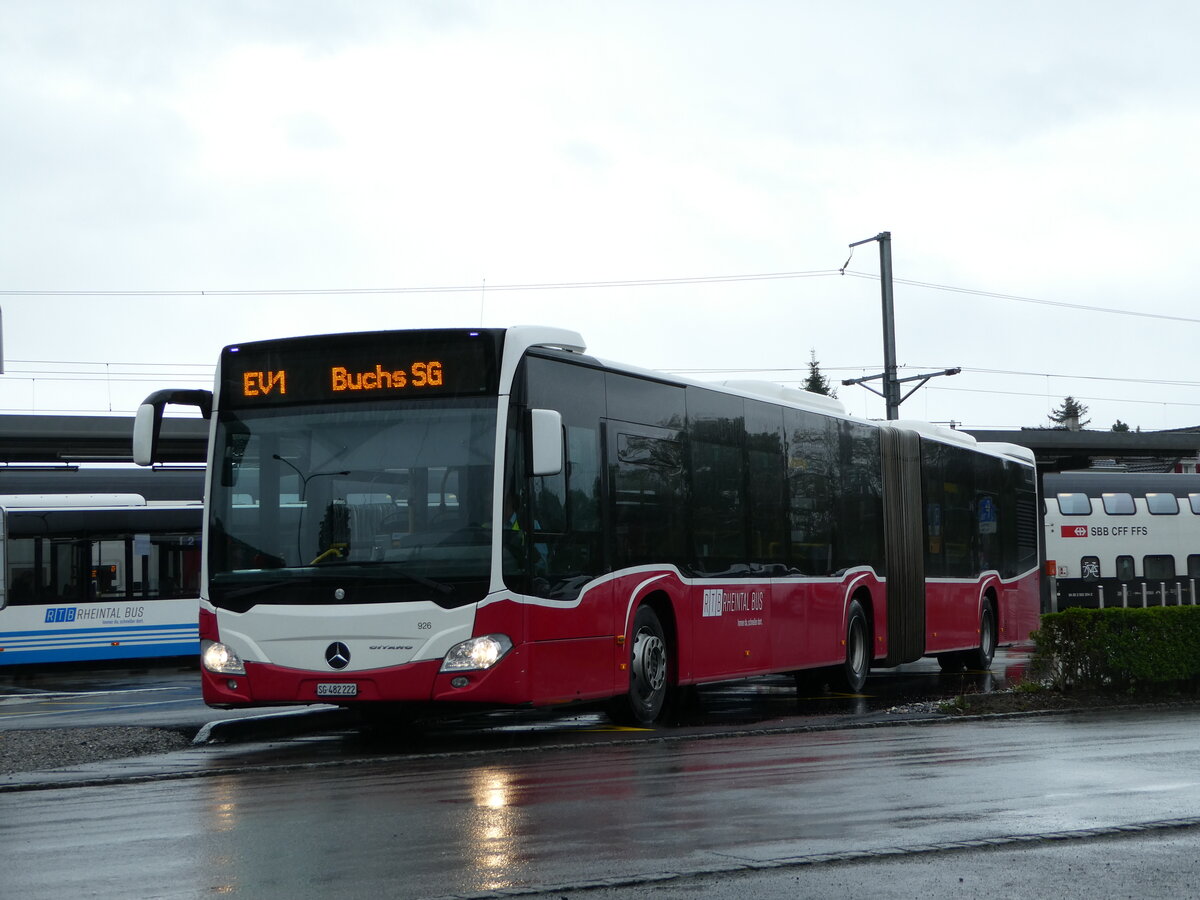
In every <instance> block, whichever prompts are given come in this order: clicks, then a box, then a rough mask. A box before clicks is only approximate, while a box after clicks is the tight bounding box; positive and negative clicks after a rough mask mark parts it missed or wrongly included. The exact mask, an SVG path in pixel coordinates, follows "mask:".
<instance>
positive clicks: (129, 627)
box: [0, 622, 198, 640]
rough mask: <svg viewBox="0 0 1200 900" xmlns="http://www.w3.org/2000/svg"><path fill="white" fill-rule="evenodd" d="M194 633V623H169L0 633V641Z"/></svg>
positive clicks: (40, 629)
mask: <svg viewBox="0 0 1200 900" xmlns="http://www.w3.org/2000/svg"><path fill="white" fill-rule="evenodd" d="M188 628H190V629H191V630H193V631H196V630H197V628H198V626H197V624H196V623H195V622H169V623H165V624H161V625H134V624H129V625H110V626H109V627H107V628H103V627H97V628H39V629H37V630H34V631H0V640H7V639H9V638H18V637H44V636H46V635H51V636H59V635H84V634H115V633H116V632H119V631H145V632H148V631H161V630H163V629H188Z"/></svg>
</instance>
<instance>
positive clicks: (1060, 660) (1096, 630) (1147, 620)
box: [1033, 606, 1200, 690]
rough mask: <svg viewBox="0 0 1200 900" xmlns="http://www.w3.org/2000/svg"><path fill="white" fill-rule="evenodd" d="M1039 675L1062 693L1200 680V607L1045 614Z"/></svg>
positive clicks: (1037, 639)
mask: <svg viewBox="0 0 1200 900" xmlns="http://www.w3.org/2000/svg"><path fill="white" fill-rule="evenodd" d="M1033 640H1034V644H1035V645H1036V647H1037V651H1036V653H1035V655H1034V673H1035V674H1036V675H1040V676H1042V677H1048V678H1049V679H1050V680H1051V682H1052V683H1053V684H1054V686H1055V687H1058V688H1060V689H1069V688H1082V689H1089V690H1101V689H1120V690H1126V689H1128V690H1137V689H1144V688H1147V687H1150V686H1152V685H1165V684H1168V683H1174V684H1178V683H1179V682H1184V681H1191V682H1193V683H1194V682H1195V680H1196V679H1197V678H1200V606H1152V607H1148V608H1144V609H1142V608H1135V609H1125V608H1112V609H1085V608H1082V607H1073V608H1071V609H1068V610H1064V611H1063V612H1060V613H1051V614H1049V615H1045V616H1042V627H1041V630H1040V631H1035V632H1034V634H1033Z"/></svg>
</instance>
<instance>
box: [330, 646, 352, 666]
mask: <svg viewBox="0 0 1200 900" xmlns="http://www.w3.org/2000/svg"><path fill="white" fill-rule="evenodd" d="M325 662H327V663H329V667H330V668H331V669H344V668H346V666H348V665H350V648H349V647H347V646H346V645H345V644H343V643H342V642H341V641H334V642H333V643H332V644H330V645H329V646H328V647H326V648H325Z"/></svg>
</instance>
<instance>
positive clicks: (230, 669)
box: [200, 641, 246, 675]
mask: <svg viewBox="0 0 1200 900" xmlns="http://www.w3.org/2000/svg"><path fill="white" fill-rule="evenodd" d="M200 661H201V662H202V663H203V664H204V668H206V669H208V671H210V672H217V673H218V674H221V675H245V674H246V667H245V666H244V665H243V664H242V658H241V657H240V656H238V655H237V654H236V653H234V652H233V648H232V647H229V646H228V645H226V644H222V643H220V642H218V641H204V642H203V645H202V646H201V648H200Z"/></svg>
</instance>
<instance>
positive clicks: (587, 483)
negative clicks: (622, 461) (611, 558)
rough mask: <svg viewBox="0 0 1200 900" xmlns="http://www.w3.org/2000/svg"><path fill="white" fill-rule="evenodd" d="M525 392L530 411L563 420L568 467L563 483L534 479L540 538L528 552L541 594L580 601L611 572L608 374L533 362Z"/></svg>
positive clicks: (533, 522) (533, 523)
mask: <svg viewBox="0 0 1200 900" xmlns="http://www.w3.org/2000/svg"><path fill="white" fill-rule="evenodd" d="M524 385H525V391H526V396H525V402H526V403H527V405H528V406H529V407H531V408H533V409H554V410H558V412H560V413H561V414H562V417H563V429H564V438H565V451H566V465H565V466H563V470H562V471H561V472H560V473H559V474H557V475H549V476H543V477H537V478H533V479H532V496H531V498H530V499H531V503H532V513H531V516H530V529H531V532H532V536H531V538H530V539H529V540H528V541H527V542H526V544H527V546H524V547H521V548H520V550H521V551H522V552H532V553H533V554H534V559H533V561H532V569H533V570H534V576H535V577H534V579H533V585H532V587H531V590H532V592H533V593H535V594H538V595H540V596H547V597H553V598H556V599H574V597H576V596H577V595H578V591H579V587H580V585H582V584H583V583H585V582H586V580H587V578H588V577H594V576H595V575H598V574H600V573H601V572H603V571H604V561H603V540H602V531H601V515H600V471H601V463H600V420H601V418H603V416H604V412H605V399H604V387H605V385H604V373H602V372H601V371H599V370H598V369H592V368H589V367H586V366H581V365H575V364H571V363H568V362H563V361H560V360H549V359H542V358H538V357H530V358H528V359H527V360H526V378H525V380H524ZM539 570H540V571H539ZM514 586H516V585H514Z"/></svg>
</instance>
